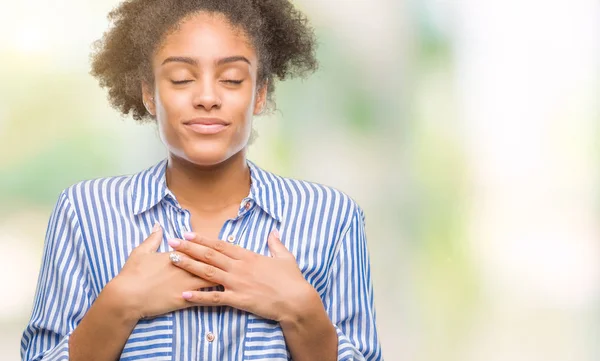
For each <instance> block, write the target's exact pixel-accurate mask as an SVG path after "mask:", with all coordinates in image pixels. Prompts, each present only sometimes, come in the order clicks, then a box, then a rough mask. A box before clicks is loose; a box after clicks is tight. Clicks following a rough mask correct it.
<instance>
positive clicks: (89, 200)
mask: <svg viewBox="0 0 600 361" xmlns="http://www.w3.org/2000/svg"><path fill="white" fill-rule="evenodd" d="M133 177H134V176H132V175H129V176H126V175H123V176H113V177H103V178H95V179H88V180H83V181H80V182H77V183H75V184H73V185H71V186H70V187H68V188H66V189H64V190H63V191H62V196H64V197H66V198H67V199H68V200H69V202H70V203H72V204H74V205H78V204H82V203H85V204H87V205H90V204H97V203H101V202H112V201H114V202H117V201H119V200H121V201H123V200H125V199H126V198H127V197H128V196H130V195H131V185H132V179H133Z"/></svg>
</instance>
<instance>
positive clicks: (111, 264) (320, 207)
mask: <svg viewBox="0 0 600 361" xmlns="http://www.w3.org/2000/svg"><path fill="white" fill-rule="evenodd" d="M248 165H249V168H250V174H251V180H252V184H251V189H250V193H249V195H248V196H247V197H246V198H245V199H244V200H243V201H242V203H241V204H240V208H239V212H238V215H237V217H236V218H234V219H230V220H228V221H226V222H225V224H224V226H223V228H222V229H221V234H220V238H221V239H225V240H228V241H230V242H235V243H237V244H238V245H239V246H241V247H245V248H247V249H249V250H252V251H254V252H256V253H259V254H263V255H267V254H268V247H267V236H268V233H269V232H270V231H271V230H272V229H273V228H275V227H276V228H277V229H279V231H280V234H281V241H282V242H283V244H284V245H285V246H286V247H287V249H289V250H290V251H291V252H292V253H293V254H294V256H295V257H296V260H297V262H298V265H299V267H300V269H301V270H302V274H303V275H304V277H305V279H306V280H307V281H308V282H310V284H312V286H313V287H314V288H315V289H316V290H317V292H318V293H319V295H320V296H321V299H322V300H323V304H324V305H325V308H326V310H327V313H328V315H329V317H330V319H331V321H332V322H333V324H334V325H335V327H336V330H337V333H338V354H339V356H338V359H339V360H345V361H346V360H347V361H350V360H381V359H382V356H381V348H380V345H379V340H378V337H377V331H376V328H375V310H374V306H373V290H372V284H371V274H370V265H369V256H368V251H367V245H366V239H365V231H364V215H363V213H362V210H361V209H360V208H359V206H358V205H357V204H356V203H355V202H354V201H353V200H352V199H350V197H348V196H347V195H345V194H344V193H342V192H340V191H338V190H335V189H333V188H330V187H326V186H323V185H319V184H315V183H310V182H306V181H300V180H294V179H289V178H284V177H280V176H277V175H274V174H272V173H269V172H267V171H265V170H263V169H260V168H259V167H257V166H256V165H255V164H254V163H252V162H250V161H248ZM166 166H167V161H166V160H163V161H161V162H160V163H158V164H157V165H155V166H153V167H151V168H148V169H146V170H144V171H142V172H140V173H137V174H134V175H132V176H120V177H109V178H101V179H95V180H89V181H84V182H80V183H78V184H75V185H73V186H71V187H69V188H68V189H66V190H64V191H63V192H62V193H61V195H60V198H59V200H58V202H57V204H56V206H55V208H54V211H53V212H52V215H51V217H50V222H49V225H48V230H47V234H46V240H45V245H44V253H43V259H42V267H41V270H40V276H39V280H38V284H37V290H36V295H35V300H34V305H33V312H32V315H31V320H30V321H29V324H28V325H27V328H26V329H25V331H24V333H23V338H22V340H21V357H22V359H23V360H28V361H29V360H53V361H55V360H68V357H69V347H68V342H69V335H70V334H71V332H72V331H73V330H74V329H75V327H76V326H77V325H78V324H79V322H80V321H81V319H82V318H83V316H84V315H85V313H86V311H87V310H88V309H89V308H90V306H91V305H92V303H93V302H94V300H95V299H96V297H98V295H99V294H100V291H102V289H103V287H104V286H105V285H106V284H107V283H108V282H109V281H110V280H111V279H112V278H113V277H115V276H116V275H117V274H118V273H119V271H120V270H121V268H122V267H123V265H124V263H125V261H126V260H127V257H128V255H129V254H130V253H131V251H132V250H133V249H134V248H135V247H136V246H138V245H139V244H140V243H141V242H142V241H143V240H144V239H145V238H146V237H148V235H149V234H150V232H151V229H152V226H153V224H154V223H155V222H159V223H160V224H161V225H162V226H163V228H164V230H165V232H164V240H163V243H162V244H161V246H160V247H159V251H161V252H168V251H170V250H171V248H170V247H169V245H168V244H167V239H169V238H172V237H177V238H181V237H182V233H183V232H186V231H189V230H191V226H190V213H189V212H188V211H187V210H185V209H183V208H182V207H181V206H180V205H179V203H178V202H177V199H176V198H175V196H174V195H173V194H172V193H171V192H170V191H169V189H168V188H167V185H166V180H165V170H166ZM121 360H124V361H125V360H177V361H192V360H203V361H204V360H206V361H217V360H223V361H230V360H231V361H238V360H239V361H241V360H244V361H246V360H273V361H281V360H290V354H289V351H288V349H287V347H286V344H285V339H284V337H283V332H282V330H281V327H280V326H279V324H278V323H277V322H274V321H271V320H266V319H263V318H260V317H258V316H256V315H253V314H250V313H247V312H244V311H240V310H237V309H234V308H231V307H193V308H188V309H184V310H179V311H176V312H171V313H168V314H165V315H162V316H159V317H156V318H153V319H144V320H142V321H140V322H139V323H138V324H137V326H136V327H135V329H134V330H133V333H132V334H131V336H130V337H129V339H128V340H127V343H126V344H125V347H124V349H123V352H122V355H121ZM315 361H318V360H315Z"/></svg>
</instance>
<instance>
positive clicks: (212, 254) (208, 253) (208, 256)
mask: <svg viewBox="0 0 600 361" xmlns="http://www.w3.org/2000/svg"><path fill="white" fill-rule="evenodd" d="M214 257H215V251H213V250H212V249H208V250H207V251H206V252H205V253H204V258H205V259H213V258H214Z"/></svg>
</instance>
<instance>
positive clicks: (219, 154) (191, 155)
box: [184, 144, 238, 167]
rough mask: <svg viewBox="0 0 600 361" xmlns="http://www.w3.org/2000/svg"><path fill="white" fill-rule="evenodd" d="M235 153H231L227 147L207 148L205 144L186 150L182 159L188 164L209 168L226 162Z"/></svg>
mask: <svg viewBox="0 0 600 361" xmlns="http://www.w3.org/2000/svg"><path fill="white" fill-rule="evenodd" d="M237 153H238V152H237V151H233V150H232V149H229V148H227V147H219V146H216V145H212V146H208V144H207V145H205V146H200V145H197V146H194V147H192V148H191V149H186V150H185V151H184V154H185V155H184V157H185V159H187V160H188V161H189V162H190V163H193V164H196V165H199V166H204V167H210V166H215V165H218V164H221V163H224V162H226V161H227V160H229V159H230V158H231V157H232V156H234V155H235V154H237Z"/></svg>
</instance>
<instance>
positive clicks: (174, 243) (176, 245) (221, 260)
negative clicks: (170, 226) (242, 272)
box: [169, 239, 233, 271]
mask: <svg viewBox="0 0 600 361" xmlns="http://www.w3.org/2000/svg"><path fill="white" fill-rule="evenodd" d="M169 245H170V246H171V247H172V248H173V249H174V250H177V251H179V252H181V253H185V254H187V255H188V256H190V257H192V258H194V259H197V260H198V261H202V262H204V263H208V264H211V265H213V266H215V267H218V268H220V269H222V270H224V271H228V270H229V269H230V266H231V262H232V261H233V260H232V259H231V258H229V257H227V256H226V255H224V254H223V253H220V252H217V251H216V250H214V249H212V248H210V247H206V246H203V245H201V244H198V243H194V242H187V241H182V240H180V239H170V240H169Z"/></svg>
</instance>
